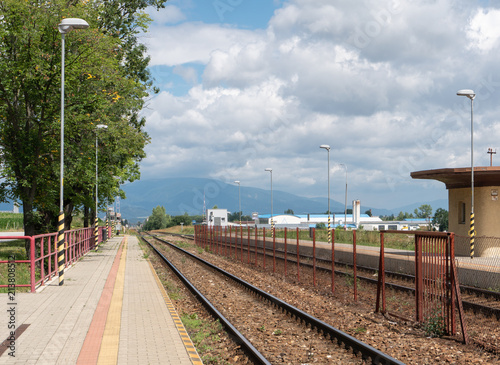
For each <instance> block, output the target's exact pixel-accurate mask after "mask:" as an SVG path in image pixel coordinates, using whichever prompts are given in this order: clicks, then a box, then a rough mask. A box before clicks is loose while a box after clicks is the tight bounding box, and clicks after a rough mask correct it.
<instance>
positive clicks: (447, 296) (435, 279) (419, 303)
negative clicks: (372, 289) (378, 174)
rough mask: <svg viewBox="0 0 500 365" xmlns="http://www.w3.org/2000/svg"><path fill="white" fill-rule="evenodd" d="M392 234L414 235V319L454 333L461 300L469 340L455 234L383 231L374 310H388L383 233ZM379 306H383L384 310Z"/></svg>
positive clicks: (465, 337) (460, 308)
mask: <svg viewBox="0 0 500 365" xmlns="http://www.w3.org/2000/svg"><path fill="white" fill-rule="evenodd" d="M393 233H399V234H406V235H408V234H412V233H413V234H415V317H416V318H415V320H416V321H417V322H419V323H435V324H437V325H439V326H441V328H443V330H444V332H445V333H446V334H448V335H454V334H456V324H455V319H456V318H455V317H456V316H455V309H456V306H455V303H456V302H458V304H459V314H460V320H461V324H462V333H463V335H464V341H467V334H466V331H465V327H464V321H463V309H462V305H461V304H462V302H461V297H460V291H459V285H458V278H457V275H456V267H455V235H454V233H445V232H425V231H421V232H420V231H416V232H411V233H410V232H408V231H381V232H380V258H379V278H378V287H377V303H376V310H375V311H376V312H378V311H381V312H384V313H385V312H387V311H386V300H385V286H386V284H385V281H386V273H385V257H384V255H385V250H384V235H385V234H393ZM380 295H381V296H382V303H380ZM457 299H458V300H457ZM380 305H382V308H381V310H380ZM389 314H390V313H389Z"/></svg>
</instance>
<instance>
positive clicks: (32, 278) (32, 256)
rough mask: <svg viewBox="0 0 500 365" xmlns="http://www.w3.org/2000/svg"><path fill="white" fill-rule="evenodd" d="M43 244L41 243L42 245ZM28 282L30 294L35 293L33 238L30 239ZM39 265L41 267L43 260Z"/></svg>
mask: <svg viewBox="0 0 500 365" xmlns="http://www.w3.org/2000/svg"><path fill="white" fill-rule="evenodd" d="M42 244H43V243H42ZM30 264H31V269H30V281H31V288H30V289H31V292H32V293H34V292H35V281H36V277H35V239H34V238H33V236H31V237H30ZM41 265H42V266H43V260H42V261H41Z"/></svg>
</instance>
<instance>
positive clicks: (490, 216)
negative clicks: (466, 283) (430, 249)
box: [448, 186, 500, 256]
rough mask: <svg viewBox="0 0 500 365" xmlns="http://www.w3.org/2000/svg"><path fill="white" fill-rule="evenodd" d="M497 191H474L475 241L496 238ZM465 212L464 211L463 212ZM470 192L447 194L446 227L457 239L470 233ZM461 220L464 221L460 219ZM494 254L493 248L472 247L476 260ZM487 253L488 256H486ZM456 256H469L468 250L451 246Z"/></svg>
mask: <svg viewBox="0 0 500 365" xmlns="http://www.w3.org/2000/svg"><path fill="white" fill-rule="evenodd" d="M499 192H500V187H497V186H485V187H475V188H474V226H475V232H476V240H477V237H481V236H483V237H500V224H499V223H500V201H499V200H498V193H499ZM464 210H465V211H464ZM470 211H471V189H470V188H460V189H449V190H448V212H449V215H448V225H449V230H450V232H454V233H455V234H457V235H460V236H468V235H469V229H470ZM464 218H465V219H464ZM494 250H496V249H495V248H493V247H487V246H484V245H480V246H477V245H476V247H475V252H474V254H475V255H477V256H490V254H491V253H492V252H493V251H494ZM490 251H491V252H490ZM455 253H456V254H457V255H465V256H467V255H469V254H470V246H469V245H465V246H464V247H459V246H457V245H455Z"/></svg>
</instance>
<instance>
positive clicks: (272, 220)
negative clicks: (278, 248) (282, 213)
mask: <svg viewBox="0 0 500 365" xmlns="http://www.w3.org/2000/svg"><path fill="white" fill-rule="evenodd" d="M271 237H272V238H274V219H272V218H271Z"/></svg>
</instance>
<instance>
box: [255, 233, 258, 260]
mask: <svg viewBox="0 0 500 365" xmlns="http://www.w3.org/2000/svg"><path fill="white" fill-rule="evenodd" d="M257 231H258V229H257V226H255V266H257Z"/></svg>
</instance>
